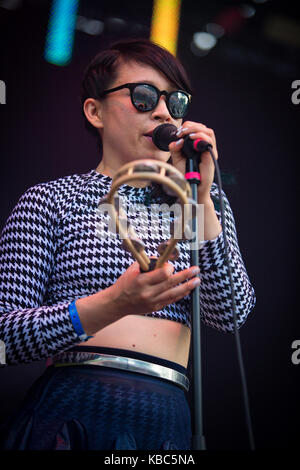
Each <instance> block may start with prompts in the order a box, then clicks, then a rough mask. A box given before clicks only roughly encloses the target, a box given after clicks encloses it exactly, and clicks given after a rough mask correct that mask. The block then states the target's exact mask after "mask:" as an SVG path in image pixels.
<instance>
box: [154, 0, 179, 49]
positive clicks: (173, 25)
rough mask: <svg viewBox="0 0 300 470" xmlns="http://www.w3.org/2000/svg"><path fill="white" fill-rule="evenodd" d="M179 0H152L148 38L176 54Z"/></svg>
mask: <svg viewBox="0 0 300 470" xmlns="http://www.w3.org/2000/svg"><path fill="white" fill-rule="evenodd" d="M180 6H181V0H154V1H153V11H152V22H151V33H150V40H151V41H152V42H155V43H156V44H159V45H160V46H162V47H164V48H166V49H168V51H170V52H171V53H172V54H173V55H175V56H176V50H177V39H178V31H179V22H180Z"/></svg>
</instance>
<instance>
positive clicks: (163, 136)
mask: <svg viewBox="0 0 300 470" xmlns="http://www.w3.org/2000/svg"><path fill="white" fill-rule="evenodd" d="M176 132H177V127H176V126H174V125H173V124H160V126H157V127H156V128H155V129H154V131H153V134H152V141H153V143H154V145H156V147H158V148H159V149H160V150H164V151H165V152H168V151H169V144H170V143H171V142H174V141H175V140H178V137H177V136H176Z"/></svg>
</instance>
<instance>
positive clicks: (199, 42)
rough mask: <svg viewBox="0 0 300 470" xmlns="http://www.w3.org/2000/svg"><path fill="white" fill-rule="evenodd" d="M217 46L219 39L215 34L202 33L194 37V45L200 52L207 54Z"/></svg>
mask: <svg viewBox="0 0 300 470" xmlns="http://www.w3.org/2000/svg"><path fill="white" fill-rule="evenodd" d="M216 44H217V38H216V36H214V35H213V34H210V33H205V31H201V32H199V33H195V34H194V35H193V45H194V46H195V47H196V48H197V49H199V50H200V51H202V52H204V53H207V52H209V51H210V50H211V49H212V48H213V47H215V45H216Z"/></svg>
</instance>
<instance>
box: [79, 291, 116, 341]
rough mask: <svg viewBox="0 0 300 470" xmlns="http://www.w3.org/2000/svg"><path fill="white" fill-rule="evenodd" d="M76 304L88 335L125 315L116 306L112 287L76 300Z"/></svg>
mask: <svg viewBox="0 0 300 470" xmlns="http://www.w3.org/2000/svg"><path fill="white" fill-rule="evenodd" d="M75 305H76V309H77V312H78V315H79V318H80V322H81V325H82V328H83V330H84V332H85V333H86V334H87V335H88V336H91V335H94V334H95V333H96V332H97V331H99V330H102V328H105V327H106V326H108V325H110V324H111V323H114V322H115V321H117V320H120V318H122V317H123V316H124V314H122V313H121V312H120V311H119V310H118V309H117V308H116V307H115V304H114V297H113V292H112V289H111V288H110V287H109V288H107V289H104V290H102V291H100V292H97V293H96V294H92V295H89V296H88V297H83V298H80V299H78V300H76V302H75Z"/></svg>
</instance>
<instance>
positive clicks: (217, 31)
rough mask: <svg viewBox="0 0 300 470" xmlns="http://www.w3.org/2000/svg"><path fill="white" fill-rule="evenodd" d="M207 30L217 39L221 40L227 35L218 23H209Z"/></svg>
mask: <svg viewBox="0 0 300 470" xmlns="http://www.w3.org/2000/svg"><path fill="white" fill-rule="evenodd" d="M205 29H206V32H207V33H210V34H212V35H213V36H215V37H216V38H221V37H222V36H224V34H225V30H224V28H223V27H222V26H221V25H219V24H217V23H207V25H206V26H205Z"/></svg>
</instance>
